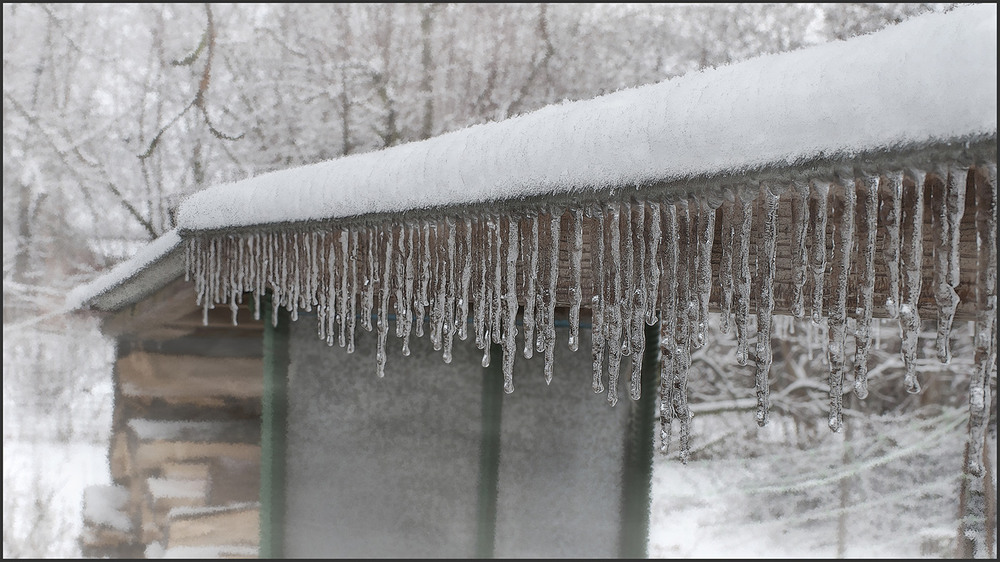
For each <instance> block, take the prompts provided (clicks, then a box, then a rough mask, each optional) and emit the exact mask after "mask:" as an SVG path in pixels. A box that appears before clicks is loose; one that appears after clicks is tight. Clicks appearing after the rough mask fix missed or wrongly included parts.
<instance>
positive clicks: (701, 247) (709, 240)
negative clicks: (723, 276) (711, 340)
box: [694, 201, 715, 347]
mask: <svg viewBox="0 0 1000 562" xmlns="http://www.w3.org/2000/svg"><path fill="white" fill-rule="evenodd" d="M714 236H715V210H714V209H711V208H709V206H708V203H707V202H705V201H702V202H701V210H700V212H699V213H698V246H697V252H698V254H697V272H696V276H697V282H698V284H697V287H696V295H697V297H698V320H697V324H696V326H695V329H696V332H695V339H694V346H695V347H701V346H703V345H704V344H705V335H706V333H707V331H708V301H709V299H710V298H711V296H712V245H713V243H714V238H713V237H714Z"/></svg>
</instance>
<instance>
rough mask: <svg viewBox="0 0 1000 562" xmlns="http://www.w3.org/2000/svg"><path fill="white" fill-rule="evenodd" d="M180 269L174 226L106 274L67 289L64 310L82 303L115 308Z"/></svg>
mask: <svg viewBox="0 0 1000 562" xmlns="http://www.w3.org/2000/svg"><path fill="white" fill-rule="evenodd" d="M183 272H184V255H183V252H182V251H181V237H180V235H179V234H178V232H177V230H176V229H174V230H171V231H169V232H167V233H165V234H163V235H161V236H160V237H159V238H157V239H156V240H153V241H152V242H150V243H149V244H148V245H147V246H145V247H144V248H142V249H140V250H139V251H138V252H136V254H135V255H134V256H132V257H131V258H129V259H127V260H125V261H123V262H121V263H119V264H118V265H116V266H115V267H113V268H111V270H110V271H108V272H107V273H105V274H103V275H101V276H99V277H97V278H96V279H94V280H93V281H91V282H90V283H87V284H85V285H80V286H79V287H77V288H75V289H73V290H72V291H70V293H69V294H68V295H67V296H66V301H65V306H66V308H67V309H68V310H75V309H77V308H81V307H83V306H91V307H93V308H97V309H101V310H118V309H120V308H121V307H123V306H126V305H128V304H132V303H135V302H137V301H139V300H140V299H142V298H144V297H145V296H147V295H149V294H150V293H152V292H154V291H156V290H157V289H160V288H161V287H163V286H165V285H166V284H167V283H169V282H170V281H172V280H174V279H176V278H177V277H178V276H179V275H181V274H182V273H183Z"/></svg>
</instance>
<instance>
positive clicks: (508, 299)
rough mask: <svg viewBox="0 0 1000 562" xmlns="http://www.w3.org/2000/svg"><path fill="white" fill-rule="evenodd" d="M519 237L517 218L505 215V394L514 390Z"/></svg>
mask: <svg viewBox="0 0 1000 562" xmlns="http://www.w3.org/2000/svg"><path fill="white" fill-rule="evenodd" d="M520 237H521V233H520V232H519V230H518V221H517V219H516V218H514V217H512V216H510V215H507V260H506V262H507V274H506V281H507V293H506V294H505V295H504V302H505V303H506V305H507V318H506V321H505V323H504V327H503V391H504V392H506V393H507V394H510V393H511V392H514V357H516V356H517V347H516V344H515V342H514V336H515V335H516V334H517V307H518V303H517V256H518V254H519V250H518V240H519V239H520Z"/></svg>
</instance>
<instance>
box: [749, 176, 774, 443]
mask: <svg viewBox="0 0 1000 562" xmlns="http://www.w3.org/2000/svg"><path fill="white" fill-rule="evenodd" d="M761 192H762V193H761V196H762V197H763V199H764V209H763V211H764V216H763V222H764V242H763V247H762V248H761V250H762V251H761V254H762V255H761V257H760V258H759V262H761V263H763V268H762V269H763V274H762V276H761V280H760V300H759V301H757V360H756V371H755V376H754V380H755V386H756V392H757V413H756V415H755V419H756V420H757V425H758V426H760V427H764V426H765V425H767V421H768V413H769V411H770V408H771V398H770V386H769V383H768V374H769V372H770V370H771V361H772V355H771V318H772V313H773V312H774V275H775V251H776V247H777V243H776V242H777V241H776V238H777V231H778V196H777V195H775V194H774V193H773V192H772V191H771V189H770V188H768V187H767V186H766V185H762V186H761Z"/></svg>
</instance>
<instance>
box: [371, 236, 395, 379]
mask: <svg viewBox="0 0 1000 562" xmlns="http://www.w3.org/2000/svg"><path fill="white" fill-rule="evenodd" d="M392 236H393V230H392V227H389V228H387V229H385V230H384V231H383V232H382V237H383V238H384V239H385V262H384V263H383V267H382V274H381V275H380V276H379V280H380V282H381V286H380V287H379V289H380V293H381V294H380V300H379V314H378V344H377V346H376V350H375V362H376V365H377V374H378V376H379V377H384V376H385V362H386V354H385V340H386V336H388V335H389V295H390V294H391V292H390V290H391V285H392V283H391V282H390V280H391V279H392V245H393V240H392Z"/></svg>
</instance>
